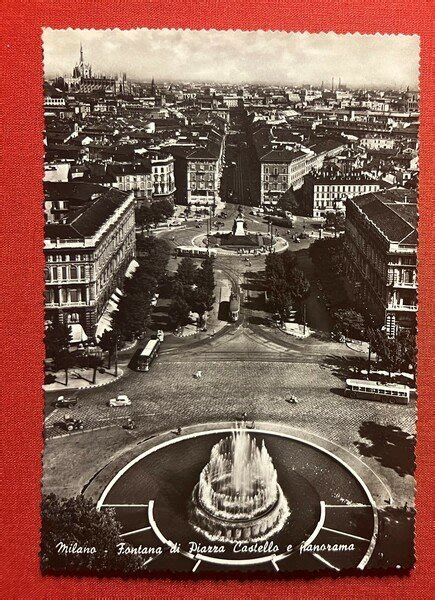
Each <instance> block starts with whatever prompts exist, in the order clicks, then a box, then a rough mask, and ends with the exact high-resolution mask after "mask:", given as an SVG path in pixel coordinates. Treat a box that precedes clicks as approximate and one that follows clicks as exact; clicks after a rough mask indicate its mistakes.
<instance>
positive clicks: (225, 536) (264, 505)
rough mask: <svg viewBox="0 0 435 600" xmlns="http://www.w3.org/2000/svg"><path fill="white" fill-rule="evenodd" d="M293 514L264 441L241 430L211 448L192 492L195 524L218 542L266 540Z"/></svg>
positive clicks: (201, 531) (235, 431) (193, 520)
mask: <svg viewBox="0 0 435 600" xmlns="http://www.w3.org/2000/svg"><path fill="white" fill-rule="evenodd" d="M289 514H290V511H289V507H288V504H287V500H286V498H285V496H284V494H283V491H282V489H281V487H280V485H279V484H278V481H277V473H276V470H275V467H274V466H273V463H272V459H271V457H270V455H269V453H268V451H267V449H266V446H265V444H264V441H263V442H262V444H261V447H258V445H257V441H256V439H255V438H254V437H252V436H251V435H250V434H249V433H248V432H247V431H246V430H245V429H241V428H237V429H235V430H234V432H233V433H232V435H230V436H228V437H225V438H223V439H221V440H220V441H219V442H218V443H217V444H215V445H214V446H213V448H212V450H211V455H210V461H209V462H208V463H207V464H206V466H205V467H204V468H203V470H202V472H201V475H200V478H199V482H198V483H197V485H196V486H195V488H194V490H193V493H192V502H191V511H190V522H191V524H192V525H193V526H194V527H195V529H196V530H197V531H199V532H200V533H202V534H203V535H204V536H205V537H207V538H208V539H210V540H212V541H221V542H230V543H234V542H237V541H239V540H249V541H262V540H266V539H268V538H270V537H271V536H272V535H273V534H274V533H276V532H277V531H280V530H281V529H282V527H283V526H284V524H285V522H286V520H287V518H288V516H289Z"/></svg>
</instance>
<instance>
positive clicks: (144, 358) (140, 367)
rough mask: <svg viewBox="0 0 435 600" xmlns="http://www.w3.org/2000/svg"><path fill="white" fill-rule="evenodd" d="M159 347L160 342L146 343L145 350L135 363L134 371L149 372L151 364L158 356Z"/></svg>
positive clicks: (151, 341)
mask: <svg viewBox="0 0 435 600" xmlns="http://www.w3.org/2000/svg"><path fill="white" fill-rule="evenodd" d="M159 347H160V340H159V339H155V340H150V341H149V342H147V344H146V346H145V348H144V349H143V350H142V352H141V353H140V354H139V357H138V359H137V363H136V371H149V370H150V366H151V363H152V362H153V360H154V359H155V358H156V357H157V356H158V351H159Z"/></svg>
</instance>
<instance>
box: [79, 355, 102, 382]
mask: <svg viewBox="0 0 435 600" xmlns="http://www.w3.org/2000/svg"><path fill="white" fill-rule="evenodd" d="M81 364H82V365H83V366H84V367H87V368H89V369H92V370H93V373H92V384H93V385H95V383H96V381H97V369H98V368H99V367H101V366H102V364H103V359H102V357H101V356H98V355H96V354H87V355H85V356H83V357H82V359H81Z"/></svg>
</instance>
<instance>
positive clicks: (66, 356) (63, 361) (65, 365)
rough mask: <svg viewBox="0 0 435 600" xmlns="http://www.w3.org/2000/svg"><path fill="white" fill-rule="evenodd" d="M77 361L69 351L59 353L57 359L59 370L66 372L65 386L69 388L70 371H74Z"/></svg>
mask: <svg viewBox="0 0 435 600" xmlns="http://www.w3.org/2000/svg"><path fill="white" fill-rule="evenodd" d="M76 364H77V363H76V359H75V357H74V355H73V354H71V352H68V350H66V349H64V350H61V351H60V352H59V354H58V355H57V357H56V366H57V367H58V369H61V370H63V371H65V386H66V387H67V386H68V375H69V370H70V369H72V368H73V367H74V366H76Z"/></svg>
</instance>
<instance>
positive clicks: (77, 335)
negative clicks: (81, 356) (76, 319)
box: [70, 323, 88, 344]
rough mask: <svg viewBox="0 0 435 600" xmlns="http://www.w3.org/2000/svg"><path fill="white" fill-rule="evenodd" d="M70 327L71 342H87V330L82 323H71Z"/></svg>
mask: <svg viewBox="0 0 435 600" xmlns="http://www.w3.org/2000/svg"><path fill="white" fill-rule="evenodd" d="M70 327H71V334H72V339H71V341H70V344H80V343H82V342H86V340H87V339H88V336H87V335H86V333H85V330H84V329H83V327H82V326H81V325H80V323H71V324H70Z"/></svg>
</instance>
